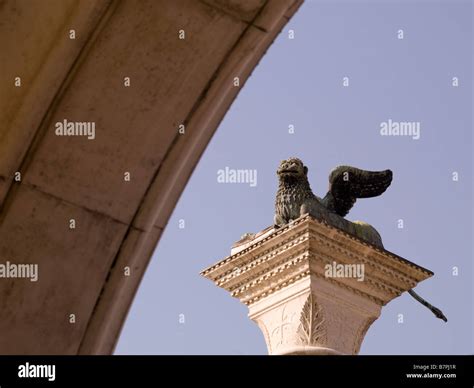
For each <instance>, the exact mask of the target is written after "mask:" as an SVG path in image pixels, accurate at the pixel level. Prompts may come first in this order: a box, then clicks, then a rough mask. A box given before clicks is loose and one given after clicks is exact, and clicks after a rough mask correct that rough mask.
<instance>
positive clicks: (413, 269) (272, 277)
mask: <svg viewBox="0 0 474 388" xmlns="http://www.w3.org/2000/svg"><path fill="white" fill-rule="evenodd" d="M201 274H202V275H203V276H204V277H206V278H208V279H210V280H212V281H213V282H214V283H215V284H216V285H217V286H219V287H221V288H224V289H226V290H227V291H229V292H230V293H231V295H232V296H234V297H236V298H239V299H240V301H241V302H242V303H245V304H246V305H247V306H248V308H249V317H250V319H252V320H253V321H255V322H256V323H257V324H258V326H259V327H260V329H261V330H262V332H263V335H264V336H265V341H266V343H267V347H268V353H269V354H306V355H307V354H314V355H324V354H357V353H358V352H359V349H360V346H361V343H362V340H363V339H364V336H365V333H366V332H367V330H368V329H369V327H370V325H371V324H372V323H373V322H374V321H375V320H376V319H377V318H378V317H379V316H380V313H381V309H382V306H384V305H385V304H387V303H388V302H390V301H391V300H392V299H394V298H396V297H397V296H399V295H400V294H402V293H403V292H405V291H408V290H409V289H411V288H414V287H415V286H416V285H417V283H419V282H420V281H422V280H425V279H427V278H429V277H430V276H432V275H433V273H432V272H431V271H429V270H427V269H424V268H422V267H420V266H418V265H416V264H414V263H411V262H410V261H408V260H405V259H403V258H401V257H399V256H397V255H395V254H393V253H391V252H388V251H386V250H384V249H380V248H377V247H375V246H372V245H370V244H368V243H366V242H364V241H362V240H360V239H358V238H356V237H354V236H352V235H350V234H348V233H346V232H344V231H342V230H339V229H337V228H334V227H332V226H329V225H328V224H326V223H324V222H321V221H319V220H316V219H314V218H312V217H310V216H309V215H305V216H302V217H300V218H299V219H297V220H295V221H294V222H292V223H291V224H289V225H287V226H285V227H283V228H280V229H273V228H268V229H266V230H264V231H262V232H260V233H258V234H256V235H253V234H250V235H246V236H245V237H244V238H243V239H242V240H240V241H239V242H237V243H236V244H235V245H234V246H233V248H232V251H231V256H229V257H227V258H225V259H223V260H222V261H220V262H218V263H217V264H215V265H213V266H211V267H209V268H207V269H205V270H204V271H203V272H202V273H201Z"/></svg>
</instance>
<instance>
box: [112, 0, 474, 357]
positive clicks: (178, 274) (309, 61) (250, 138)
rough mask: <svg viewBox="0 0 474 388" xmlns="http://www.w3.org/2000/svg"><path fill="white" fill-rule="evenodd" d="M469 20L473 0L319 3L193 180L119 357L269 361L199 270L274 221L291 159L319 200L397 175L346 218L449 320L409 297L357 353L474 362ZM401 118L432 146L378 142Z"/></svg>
mask: <svg viewBox="0 0 474 388" xmlns="http://www.w3.org/2000/svg"><path fill="white" fill-rule="evenodd" d="M472 19H473V13H472V2H470V1H454V0H447V1H442V2H436V1H410V2H408V1H382V2H380V1H377V2H376V1H364V2H362V1H345V2H342V1H334V0H332V1H316V0H313V1H311V0H309V1H308V0H307V1H306V2H305V4H303V6H302V7H301V8H300V10H299V11H298V12H297V14H296V15H295V16H294V17H293V19H292V20H291V21H290V23H289V24H288V25H287V26H286V27H285V29H284V30H283V31H282V33H281V34H280V36H279V37H278V38H277V40H276V41H275V43H274V44H273V46H272V47H271V48H270V49H269V51H268V53H267V54H266V55H265V57H264V58H263V59H262V61H261V62H260V64H259V65H258V66H257V68H256V69H255V71H254V72H253V74H252V76H251V77H250V79H249V80H248V82H247V84H246V85H245V87H244V88H243V90H242V91H241V93H240V94H239V96H238V98H237V99H236V101H235V102H234V104H233V105H232V107H231V109H230V110H229V112H228V113H227V115H226V117H225V119H224V120H223V122H222V123H221V125H220V127H219V128H218V130H217V132H216V134H215V136H214V137H213V139H212V141H211V142H210V144H209V146H208V147H207V150H206V151H205V153H204V155H203V157H202V159H201V161H200V162H199V164H198V166H197V168H196V169H195V171H194V174H193V175H192V177H191V179H190V181H189V182H188V185H187V187H186V189H185V191H184V192H183V195H182V196H181V199H180V201H179V203H178V205H177V207H176V209H175V211H174V213H173V215H172V217H171V218H170V220H169V223H168V226H167V228H166V230H165V232H164V234H163V236H162V238H161V241H160V243H159V245H158V247H157V249H156V251H155V253H154V255H153V258H152V260H151V263H150V266H149V268H148V270H147V272H146V274H145V277H144V279H143V282H142V284H141V286H140V289H139V291H138V293H137V296H136V299H135V301H134V303H133V306H132V308H131V310H130V313H129V316H128V319H127V321H126V324H125V326H124V329H123V332H122V335H121V338H120V340H119V343H118V346H117V349H116V354H266V346H265V342H264V340H263V335H262V334H261V333H260V330H259V329H258V327H257V325H256V324H255V323H253V322H252V321H250V320H249V319H248V318H247V307H246V306H244V305H242V304H241V303H240V302H239V301H238V300H237V299H234V298H232V297H231V296H230V295H229V294H228V293H227V292H226V291H224V290H221V289H219V288H218V287H216V286H215V285H214V284H212V283H211V282H210V281H208V280H206V279H204V278H202V277H200V275H199V272H200V271H201V270H202V269H204V268H205V267H207V266H209V265H211V264H214V263H215V262H217V261H218V260H220V259H222V258H224V257H225V256H227V255H228V254H229V253H230V247H231V245H232V244H233V243H234V242H235V241H237V240H238V239H239V238H240V236H241V235H242V234H244V233H245V232H257V231H260V230H262V229H264V228H265V227H267V226H269V225H271V224H272V222H273V221H272V218H273V210H274V198H275V193H276V189H277V177H276V175H275V170H276V168H277V166H278V163H279V161H280V160H281V159H286V158H288V157H290V156H297V157H299V158H301V159H302V160H303V161H304V163H305V164H306V165H307V166H308V167H309V179H310V182H311V186H312V188H313V191H314V192H315V194H317V195H319V196H322V195H324V194H325V192H326V189H327V178H328V173H329V171H330V170H331V169H332V168H333V167H335V166H337V165H340V164H349V165H353V166H357V167H360V168H364V169H368V170H378V169H385V168H390V169H392V170H393V172H394V179H393V182H392V185H391V187H390V188H389V189H388V190H387V192H386V193H385V194H383V196H381V197H378V198H374V199H367V200H360V201H359V202H357V204H356V205H355V207H354V208H353V209H352V211H351V213H350V214H349V215H348V218H349V219H351V220H364V221H366V222H368V223H370V224H371V225H373V226H375V227H376V228H377V230H378V231H379V232H380V234H381V235H382V239H383V241H384V245H385V248H386V249H388V250H390V251H392V252H394V253H396V254H398V255H400V256H402V257H404V258H406V259H408V260H411V261H413V262H415V263H417V264H419V265H421V266H423V267H426V268H428V269H431V270H432V271H433V272H434V273H435V276H434V277H432V278H431V279H429V280H426V281H425V282H423V283H421V284H420V285H419V286H418V287H417V288H416V291H417V292H418V293H420V294H421V295H422V296H423V297H425V298H426V299H427V300H429V301H430V302H431V303H432V304H434V305H436V306H438V307H440V308H441V309H442V310H443V312H444V313H445V314H446V316H447V317H448V319H449V322H448V323H447V324H445V323H444V322H442V321H441V320H439V319H436V318H435V317H434V316H433V315H432V314H431V312H429V311H428V310H427V309H426V308H425V307H423V306H421V305H420V304H419V303H417V302H416V301H415V300H414V299H412V298H411V297H410V296H409V295H408V294H404V295H402V296H400V297H399V298H397V299H395V300H394V301H392V302H391V303H389V304H388V305H387V306H385V307H384V308H383V309H382V315H381V317H380V318H379V319H378V320H377V321H376V322H375V323H374V324H373V325H372V327H371V328H370V329H369V331H368V333H367V335H366V337H365V340H364V342H363V344H362V348H361V352H360V353H361V354H467V353H472V352H473V333H472V332H473V287H472V281H473V275H474V273H473V265H472V260H473V242H472V237H473V228H472V219H473V210H472V209H473V203H472V173H473V171H472V149H473V148H472V146H473V142H472V137H473V136H472V128H473V127H472V108H473V104H472V85H473V80H472V65H473V63H472ZM290 29H292V30H294V39H289V35H288V30H290ZM399 30H403V39H398V38H399ZM344 77H348V78H349V86H344V85H343V78H344ZM453 77H457V79H458V86H453ZM389 119H391V120H392V121H407V122H419V123H420V138H419V139H417V140H415V139H413V137H409V136H381V134H380V125H381V123H382V122H386V121H388V120H389ZM289 125H294V133H293V134H291V133H289V130H288V126H289ZM226 167H229V168H234V169H251V170H254V169H255V170H257V184H256V186H255V187H251V186H250V185H249V184H237V183H219V182H218V180H217V175H218V173H217V172H218V170H219V169H225V168H226ZM454 172H457V174H458V180H457V181H455V180H453V176H454V175H455V174H454V175H453V173H454ZM399 219H403V223H404V228H403V229H399V228H398V220H399ZM180 220H184V228H180ZM181 226H182V225H181ZM453 267H456V268H457V276H456V268H454V269H453ZM400 313H401V314H403V315H404V323H398V314H400ZM180 314H183V315H180ZM183 318H184V322H183Z"/></svg>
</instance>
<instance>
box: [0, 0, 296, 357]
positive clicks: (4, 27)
mask: <svg viewBox="0 0 474 388" xmlns="http://www.w3.org/2000/svg"><path fill="white" fill-rule="evenodd" d="M300 3H301V1H300V0H281V1H277V2H273V1H270V2H262V1H259V0H255V1H250V0H242V1H238V0H235V1H232V2H226V3H225V4H224V3H222V2H218V1H198V0H179V1H165V0H156V1H152V0H145V1H140V2H137V1H132V0H124V1H113V0H111V1H106V0H103V1H100V0H99V1H93V2H84V1H79V0H75V1H73V0H64V1H63V0H47V1H39V0H15V1H14V0H7V1H3V2H1V4H0V45H1V46H2V48H3V51H2V52H3V53H6V54H7V55H2V59H1V61H0V91H1V92H0V93H1V94H0V147H1V152H0V261H7V260H10V261H12V262H23V261H24V260H29V261H31V262H34V263H37V264H38V265H39V268H40V280H39V281H38V282H37V284H33V283H31V284H27V283H26V282H27V281H23V280H15V281H11V280H5V279H2V280H0V295H1V296H2V299H1V303H2V309H0V322H1V323H0V329H1V334H0V353H26V354H34V353H46V354H49V353H60V354H63V353H66V354H75V353H78V352H79V353H83V354H84V353H87V354H89V353H94V354H99V353H100V354H107V353H111V352H112V351H113V349H114V346H115V342H116V340H117V338H118V335H119V333H120V329H121V327H122V324H123V322H124V320H125V317H126V315H127V312H128V309H129V306H130V304H131V302H132V300H133V296H134V294H135V292H136V289H137V287H138V285H139V283H140V280H141V278H142V276H143V273H144V272H145V270H146V267H147V264H148V261H149V259H150V257H151V254H152V252H153V249H154V247H155V246H156V243H157V242H158V239H159V237H160V235H161V231H162V230H163V228H164V226H165V225H166V223H167V220H168V218H169V215H170V214H171V212H172V210H173V207H174V206H175V204H176V201H177V200H178V198H179V195H180V193H181V192H182V190H183V189H184V186H185V184H186V182H187V180H188V178H189V176H190V175H191V173H192V171H193V169H194V167H195V165H196V163H197V162H198V160H199V157H200V156H201V154H202V152H203V151H204V149H205V147H206V145H207V143H208V142H209V140H210V138H211V137H212V135H213V133H214V131H215V130H216V128H217V126H218V124H219V122H220V121H221V119H222V118H223V117H224V115H225V113H226V111H227V109H228V108H229V106H230V104H231V103H232V101H233V100H234V98H235V97H236V96H237V94H238V92H239V91H240V89H241V87H242V86H243V85H244V84H245V82H246V80H247V79H248V77H249V76H250V74H251V72H252V70H253V69H254V67H255V66H256V65H257V63H258V61H259V60H260V58H261V57H262V56H263V55H264V53H265V51H266V50H267V49H268V47H269V46H270V44H271V43H272V41H273V39H274V38H275V36H276V35H277V34H278V33H279V31H280V29H281V28H282V27H283V26H284V25H285V24H286V22H287V20H288V17H289V16H291V15H292V14H293V13H294V12H295V11H296V9H297V7H298V5H299V4H300ZM259 15H267V16H266V18H265V19H264V20H263V22H264V23H265V26H266V27H267V28H265V29H262V28H261V27H260V26H259V25H258V24H256V23H257V20H259ZM70 29H74V30H75V33H76V39H69V31H70ZM181 29H182V30H184V31H185V34H186V38H185V40H179V39H178V33H179V30H181ZM19 42H21V44H19ZM17 75H19V76H21V77H22V86H21V88H18V87H15V86H14V78H15V77H16V76H17ZM236 76H238V77H240V85H241V87H239V88H236V87H234V86H233V84H232V81H233V79H234V77H236ZM124 77H130V81H131V83H130V87H124V83H123V82H124ZM64 119H67V120H69V121H79V122H83V121H93V122H95V124H96V137H95V139H94V140H87V139H86V138H84V137H59V136H56V135H55V132H54V130H55V128H54V125H55V123H56V122H60V121H62V120H64ZM179 124H185V125H186V131H185V134H184V135H180V134H179V133H178V125H179ZM17 171H18V172H21V178H22V179H21V181H18V182H17V181H14V180H13V178H14V174H15V172H17ZM125 172H130V181H129V182H127V181H125V180H124V173H125ZM36 217H39V218H36ZM70 218H76V219H77V223H78V227H77V230H75V231H74V233H73V234H72V233H71V231H70V230H68V229H67V220H69V219H70ZM13 231H14V233H13ZM125 266H130V267H131V268H132V271H131V274H130V277H128V278H124V275H123V274H124V272H123V268H124V267H125ZM69 311H73V312H77V316H78V318H77V323H76V324H75V325H71V324H70V323H69V322H68V317H67V316H65V314H67V313H68V312H69ZM38 336H39V337H41V338H37V337H38ZM34 338H36V340H34Z"/></svg>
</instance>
